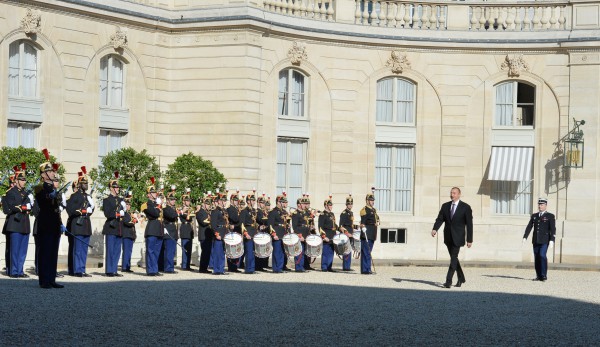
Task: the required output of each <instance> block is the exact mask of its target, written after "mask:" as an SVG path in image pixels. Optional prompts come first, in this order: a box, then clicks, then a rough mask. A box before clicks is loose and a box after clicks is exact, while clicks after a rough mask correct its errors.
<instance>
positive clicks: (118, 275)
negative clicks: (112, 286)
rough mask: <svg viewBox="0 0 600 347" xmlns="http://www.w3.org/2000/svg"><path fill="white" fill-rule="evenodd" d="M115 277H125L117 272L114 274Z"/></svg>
mask: <svg viewBox="0 0 600 347" xmlns="http://www.w3.org/2000/svg"><path fill="white" fill-rule="evenodd" d="M90 277H91V276H90ZM113 277H123V275H121V274H120V273H118V272H115V273H113Z"/></svg>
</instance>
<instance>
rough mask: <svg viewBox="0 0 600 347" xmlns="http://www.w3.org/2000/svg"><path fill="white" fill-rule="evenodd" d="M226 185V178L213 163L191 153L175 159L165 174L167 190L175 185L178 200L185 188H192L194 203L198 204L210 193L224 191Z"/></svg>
mask: <svg viewBox="0 0 600 347" xmlns="http://www.w3.org/2000/svg"><path fill="white" fill-rule="evenodd" d="M226 183H227V180H226V179H225V176H224V175H223V174H222V173H221V172H219V170H218V169H217V168H215V167H214V166H213V163H212V161H210V160H205V159H202V157H201V156H199V155H194V154H193V153H191V152H190V153H187V154H182V155H180V156H179V157H177V158H175V161H174V162H173V163H172V164H170V165H169V166H168V167H167V171H166V172H165V190H169V189H170V186H171V185H175V186H176V187H177V195H176V196H177V199H178V200H179V199H180V198H181V194H183V192H184V189H185V188H190V190H191V197H192V201H196V202H198V201H199V199H200V198H201V197H202V195H203V194H205V193H206V192H208V191H212V192H215V191H216V190H217V188H218V189H220V190H221V191H224V190H225V184H226Z"/></svg>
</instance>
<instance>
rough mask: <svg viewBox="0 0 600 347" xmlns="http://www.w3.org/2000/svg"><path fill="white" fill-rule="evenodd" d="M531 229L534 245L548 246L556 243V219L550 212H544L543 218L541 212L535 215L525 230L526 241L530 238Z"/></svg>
mask: <svg viewBox="0 0 600 347" xmlns="http://www.w3.org/2000/svg"><path fill="white" fill-rule="evenodd" d="M531 229H533V236H532V238H531V242H532V243H533V244H534V245H535V244H538V245H543V244H548V243H550V241H554V237H555V236H556V219H555V217H554V215H553V214H552V213H550V212H544V213H543V214H542V215H541V216H540V213H539V212H537V213H534V214H532V215H531V218H530V219H529V223H528V224H527V227H526V228H525V235H523V238H525V239H526V238H527V237H528V236H529V233H530V232H531Z"/></svg>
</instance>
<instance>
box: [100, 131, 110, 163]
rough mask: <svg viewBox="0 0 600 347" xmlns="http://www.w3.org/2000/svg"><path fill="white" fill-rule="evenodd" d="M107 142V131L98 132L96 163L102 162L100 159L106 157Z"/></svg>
mask: <svg viewBox="0 0 600 347" xmlns="http://www.w3.org/2000/svg"><path fill="white" fill-rule="evenodd" d="M107 142H108V131H105V130H100V136H98V162H99V163H100V162H102V158H103V157H104V156H106V154H107V153H108V151H107V148H106V147H107Z"/></svg>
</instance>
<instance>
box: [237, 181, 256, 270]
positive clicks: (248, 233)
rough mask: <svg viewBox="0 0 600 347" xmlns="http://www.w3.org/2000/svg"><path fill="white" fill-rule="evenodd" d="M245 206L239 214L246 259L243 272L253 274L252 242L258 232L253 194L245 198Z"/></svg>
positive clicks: (254, 263)
mask: <svg viewBox="0 0 600 347" xmlns="http://www.w3.org/2000/svg"><path fill="white" fill-rule="evenodd" d="M246 202H247V206H246V207H245V208H244V209H243V210H242V212H240V222H241V225H242V232H243V234H244V235H243V237H244V252H245V258H246V266H245V268H244V272H245V273H247V274H253V273H254V271H255V268H256V262H255V257H254V241H253V239H252V238H253V237H254V235H256V233H257V231H258V223H257V222H256V216H257V211H256V209H255V208H254V205H255V203H256V197H255V196H254V192H253V193H252V194H248V195H247V196H246Z"/></svg>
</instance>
